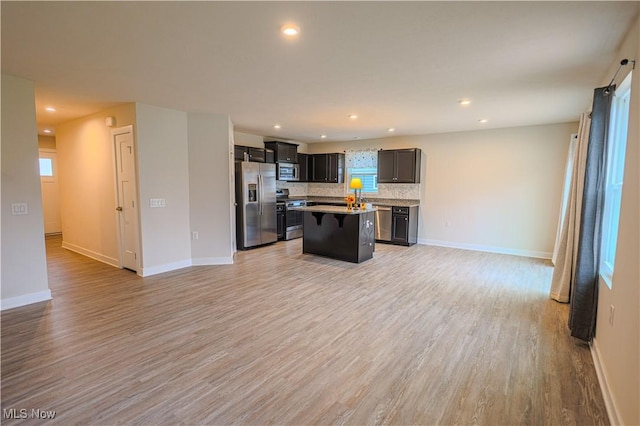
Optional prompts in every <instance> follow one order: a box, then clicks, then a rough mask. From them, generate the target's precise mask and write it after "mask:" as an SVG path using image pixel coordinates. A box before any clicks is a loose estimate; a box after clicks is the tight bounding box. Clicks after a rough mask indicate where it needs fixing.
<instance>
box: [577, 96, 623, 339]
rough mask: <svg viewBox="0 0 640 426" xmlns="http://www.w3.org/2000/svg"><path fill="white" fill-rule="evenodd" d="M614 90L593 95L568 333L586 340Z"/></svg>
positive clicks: (594, 301) (590, 330)
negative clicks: (569, 330)
mask: <svg viewBox="0 0 640 426" xmlns="http://www.w3.org/2000/svg"><path fill="white" fill-rule="evenodd" d="M614 90H615V86H612V87H608V88H607V87H602V88H598V89H595V91H594V94H593V108H592V112H591V129H590V132H589V147H588V150H587V165H586V172H585V178H584V192H583V197H582V209H581V221H580V235H579V242H578V255H577V258H576V271H575V277H574V281H573V283H572V286H571V297H570V303H571V306H570V309H569V328H570V329H571V335H572V336H574V337H577V338H579V339H582V340H585V341H590V340H591V339H592V338H593V336H594V332H595V324H596V313H597V312H596V310H597V306H598V280H599V278H598V272H599V271H598V269H599V265H600V240H601V224H602V209H603V207H604V179H605V173H606V154H607V134H608V128H609V115H610V112H611V98H613V94H614Z"/></svg>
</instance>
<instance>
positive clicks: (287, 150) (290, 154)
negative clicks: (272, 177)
mask: <svg viewBox="0 0 640 426" xmlns="http://www.w3.org/2000/svg"><path fill="white" fill-rule="evenodd" d="M280 149H281V151H282V157H283V158H282V160H283V161H288V162H290V163H297V162H298V147H297V146H295V145H289V144H284V143H283V144H280Z"/></svg>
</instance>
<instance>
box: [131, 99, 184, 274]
mask: <svg viewBox="0 0 640 426" xmlns="http://www.w3.org/2000/svg"><path fill="white" fill-rule="evenodd" d="M136 120H137V129H135V128H134V130H135V132H136V144H137V153H138V186H139V198H140V233H141V244H142V246H141V255H142V259H141V262H140V266H141V271H139V273H140V274H141V275H142V276H148V275H154V274H158V273H161V272H166V271H171V270H174V269H178V268H182V267H185V266H190V265H191V238H190V237H191V227H190V224H189V147H188V130H187V129H188V126H187V113H186V112H182V111H175V110H170V109H165V108H159V107H155V106H151V105H145V104H140V103H137V104H136ZM151 198H162V199H164V200H165V203H166V207H164V208H151V207H150V206H149V200H150V199H151Z"/></svg>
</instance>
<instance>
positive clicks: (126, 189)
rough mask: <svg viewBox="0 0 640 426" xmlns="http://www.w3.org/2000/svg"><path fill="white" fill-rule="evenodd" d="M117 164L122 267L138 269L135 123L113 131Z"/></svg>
mask: <svg viewBox="0 0 640 426" xmlns="http://www.w3.org/2000/svg"><path fill="white" fill-rule="evenodd" d="M111 138H112V139H113V144H114V152H115V165H116V197H117V207H116V211H117V214H118V245H119V251H120V267H122V268H126V269H130V270H132V271H136V272H137V271H138V270H139V267H140V262H139V256H138V247H139V244H138V242H139V233H138V198H137V187H138V185H137V180H136V175H137V173H136V153H135V144H134V141H133V126H124V127H120V128H117V129H113V130H112V131H111Z"/></svg>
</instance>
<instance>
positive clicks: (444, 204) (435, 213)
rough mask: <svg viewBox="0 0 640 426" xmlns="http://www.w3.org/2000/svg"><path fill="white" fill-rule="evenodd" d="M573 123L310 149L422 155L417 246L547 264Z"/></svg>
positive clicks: (311, 149)
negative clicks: (534, 259)
mask: <svg viewBox="0 0 640 426" xmlns="http://www.w3.org/2000/svg"><path fill="white" fill-rule="evenodd" d="M576 131H577V123H562V124H550V125H542V126H528V127H514V128H508V129H495V130H478V131H474V132H459V133H444V134H436V135H420V136H404V137H403V136H400V137H393V138H382V139H370V140H362V141H354V142H347V143H320V144H309V149H310V151H311V152H312V153H316V152H341V151H343V150H345V149H355V148H385V149H391V148H420V149H421V150H422V166H421V169H422V170H421V172H422V177H421V184H420V189H419V198H420V218H419V221H418V225H419V230H418V242H420V243H427V244H435V245H443V246H451V247H461V248H470V249H476V250H487V251H494V252H503V253H512V254H519V255H527V256H537V257H545V258H550V257H551V254H552V252H553V246H554V243H555V232H556V226H557V223H558V211H559V206H560V199H561V194H562V184H563V177H564V168H565V162H566V156H567V149H568V146H569V141H570V137H571V134H572V133H575V132H576Z"/></svg>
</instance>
